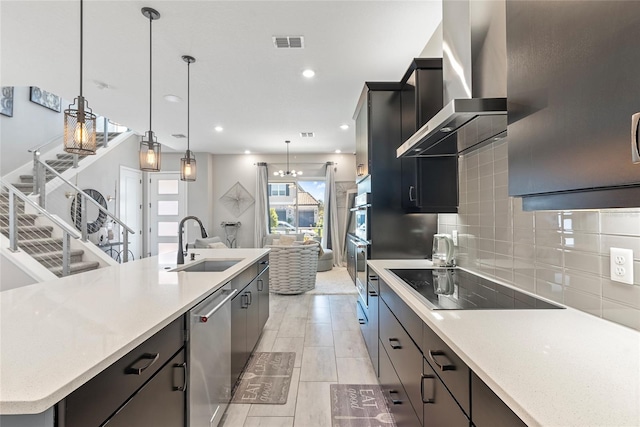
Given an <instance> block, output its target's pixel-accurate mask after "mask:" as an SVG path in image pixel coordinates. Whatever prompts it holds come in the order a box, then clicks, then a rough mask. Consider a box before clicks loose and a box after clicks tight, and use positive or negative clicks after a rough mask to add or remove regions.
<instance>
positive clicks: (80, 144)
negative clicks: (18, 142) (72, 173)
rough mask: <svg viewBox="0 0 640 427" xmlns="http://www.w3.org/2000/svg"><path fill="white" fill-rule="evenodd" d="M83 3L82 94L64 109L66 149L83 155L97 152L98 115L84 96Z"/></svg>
mask: <svg viewBox="0 0 640 427" xmlns="http://www.w3.org/2000/svg"><path fill="white" fill-rule="evenodd" d="M82 21H83V4H82V0H80V95H79V96H78V97H77V98H75V99H74V100H73V104H71V105H69V108H67V109H66V110H64V151H66V152H67V153H72V154H80V155H83V156H87V155H91V154H96V115H95V114H93V111H92V110H91V108H89V103H88V102H87V100H86V99H85V98H84V96H82V48H83V45H82V42H83V27H82V24H83V22H82Z"/></svg>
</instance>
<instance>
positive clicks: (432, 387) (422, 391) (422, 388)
mask: <svg viewBox="0 0 640 427" xmlns="http://www.w3.org/2000/svg"><path fill="white" fill-rule="evenodd" d="M427 379H428V380H432V381H433V382H432V383H431V397H429V398H427V399H425V398H424V380H427ZM436 381H437V380H436V376H435V375H426V374H422V378H421V379H420V397H421V398H422V403H436V399H435V394H436V393H435V388H436V387H435V382H436Z"/></svg>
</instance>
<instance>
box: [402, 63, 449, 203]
mask: <svg viewBox="0 0 640 427" xmlns="http://www.w3.org/2000/svg"><path fill="white" fill-rule="evenodd" d="M400 84H401V86H402V89H401V92H400V94H401V105H402V107H401V120H402V128H401V143H404V142H405V141H406V140H407V139H408V138H409V137H411V135H413V134H414V133H415V132H416V131H417V130H418V129H420V128H421V127H422V126H423V125H425V124H426V123H427V122H428V121H429V120H430V119H431V118H432V117H433V116H434V115H435V114H436V113H438V111H440V109H441V108H442V106H443V80H442V59H440V58H416V59H414V60H413V62H412V63H411V65H410V66H409V69H408V70H407V72H406V73H405V75H404V77H403V78H402V80H401V82H400ZM446 146H447V147H455V144H448V145H446ZM435 154H438V156H435V157H420V158H417V157H404V158H402V159H400V161H401V168H402V178H401V190H400V195H401V198H402V207H403V209H404V210H405V211H406V212H416V213H420V212H422V213H456V212H458V156H457V153H456V151H455V149H454V150H453V151H451V152H446V151H445V152H437V153H435Z"/></svg>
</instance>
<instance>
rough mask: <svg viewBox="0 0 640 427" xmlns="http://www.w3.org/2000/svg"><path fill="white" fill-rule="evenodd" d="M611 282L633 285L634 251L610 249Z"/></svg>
mask: <svg viewBox="0 0 640 427" xmlns="http://www.w3.org/2000/svg"><path fill="white" fill-rule="evenodd" d="M610 251H611V252H610V254H611V263H610V268H611V280H613V281H616V282H622V283H628V284H630V285H633V251H632V250H631V249H620V248H610Z"/></svg>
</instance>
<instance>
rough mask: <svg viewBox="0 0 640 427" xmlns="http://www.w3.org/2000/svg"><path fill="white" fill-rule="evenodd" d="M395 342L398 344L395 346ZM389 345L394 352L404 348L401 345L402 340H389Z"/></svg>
mask: <svg viewBox="0 0 640 427" xmlns="http://www.w3.org/2000/svg"><path fill="white" fill-rule="evenodd" d="M394 342H397V343H398V344H394ZM389 345H390V346H391V348H392V349H394V350H399V349H401V348H402V346H401V345H400V340H399V339H398V338H389Z"/></svg>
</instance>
